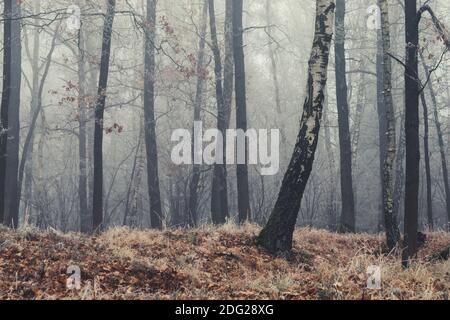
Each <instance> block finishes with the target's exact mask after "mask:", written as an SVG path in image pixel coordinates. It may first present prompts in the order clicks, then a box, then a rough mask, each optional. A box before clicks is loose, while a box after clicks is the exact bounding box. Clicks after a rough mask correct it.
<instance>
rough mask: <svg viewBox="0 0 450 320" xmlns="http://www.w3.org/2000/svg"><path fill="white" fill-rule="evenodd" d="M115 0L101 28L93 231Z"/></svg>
mask: <svg viewBox="0 0 450 320" xmlns="http://www.w3.org/2000/svg"><path fill="white" fill-rule="evenodd" d="M115 7H116V1H115V0H108V7H107V12H106V16H105V22H104V26H103V38H102V51H101V52H102V56H101V61H100V76H99V82H98V97H97V102H96V104H95V131H94V190H93V191H94V193H93V205H92V217H93V231H95V232H98V231H100V229H101V228H102V227H103V226H102V224H103V115H104V112H105V104H106V90H107V87H108V76H109V62H110V56H111V41H112V27H113V22H114V16H115Z"/></svg>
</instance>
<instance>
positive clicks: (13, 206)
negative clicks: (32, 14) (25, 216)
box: [9, 23, 60, 217]
mask: <svg viewBox="0 0 450 320" xmlns="http://www.w3.org/2000/svg"><path fill="white" fill-rule="evenodd" d="M59 27H60V23H59V24H58V25H57V26H56V29H55V33H54V35H53V39H52V43H51V46H50V51H49V52H48V54H47V57H46V62H45V66H44V71H43V74H42V77H41V80H40V82H39V88H38V91H37V97H36V106H35V107H36V108H35V109H34V110H33V114H32V117H31V120H30V126H29V128H28V132H27V135H26V137H25V141H24V143H23V149H22V156H21V159H20V164H19V173H18V177H17V197H15V198H14V199H13V200H14V201H12V202H11V203H10V209H9V210H10V212H14V214H15V215H16V216H17V217H18V216H19V205H20V199H21V198H22V184H23V177H24V174H25V166H26V163H27V161H28V153H29V151H30V150H31V144H32V143H33V138H34V132H35V130H36V122H37V119H38V117H39V114H40V113H41V112H42V95H43V92H44V86H45V82H46V80H47V77H48V75H49V72H50V66H51V63H52V57H53V53H54V52H55V48H56V39H57V35H58V28H59Z"/></svg>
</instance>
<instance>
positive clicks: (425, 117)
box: [420, 90, 434, 230]
mask: <svg viewBox="0 0 450 320" xmlns="http://www.w3.org/2000/svg"><path fill="white" fill-rule="evenodd" d="M420 100H421V102H422V108H423V131H424V134H423V155H424V160H425V177H426V182H427V219H428V228H429V229H430V230H433V229H434V223H433V200H432V195H431V166H430V147H429V136H430V133H429V132H430V130H429V125H428V106H427V101H426V99H425V93H424V92H423V90H422V91H421V92H420Z"/></svg>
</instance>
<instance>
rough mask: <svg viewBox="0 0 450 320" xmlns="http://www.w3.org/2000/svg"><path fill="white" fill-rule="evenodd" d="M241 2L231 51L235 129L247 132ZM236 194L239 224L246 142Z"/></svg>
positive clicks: (245, 204)
mask: <svg viewBox="0 0 450 320" xmlns="http://www.w3.org/2000/svg"><path fill="white" fill-rule="evenodd" d="M242 16H243V0H235V1H234V2H233V35H234V39H233V50H234V65H235V73H234V76H235V95H236V129H238V130H239V129H240V130H243V131H244V132H246V131H247V101H246V99H247V97H246V83H245V56H244V29H243V23H242V18H243V17H242ZM237 192H238V195H237V196H238V213H239V223H244V222H246V221H248V220H250V217H251V210H250V195H249V185H248V142H247V141H246V142H245V164H238V165H237Z"/></svg>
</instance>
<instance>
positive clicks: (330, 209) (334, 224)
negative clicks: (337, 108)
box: [323, 102, 339, 232]
mask: <svg viewBox="0 0 450 320" xmlns="http://www.w3.org/2000/svg"><path fill="white" fill-rule="evenodd" d="M324 104H325V107H324V113H323V124H324V133H325V148H326V152H327V159H328V175H329V176H330V182H329V185H330V186H329V189H328V197H327V199H328V200H327V215H328V228H329V229H330V230H331V231H333V232H334V231H337V230H338V225H339V223H338V221H337V214H336V213H337V212H336V211H337V208H336V207H337V206H336V180H335V176H336V175H337V172H336V159H335V157H334V151H333V144H332V142H331V130H330V125H331V124H330V121H329V119H328V112H329V110H330V109H329V104H328V103H327V102H326V103H324Z"/></svg>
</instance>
